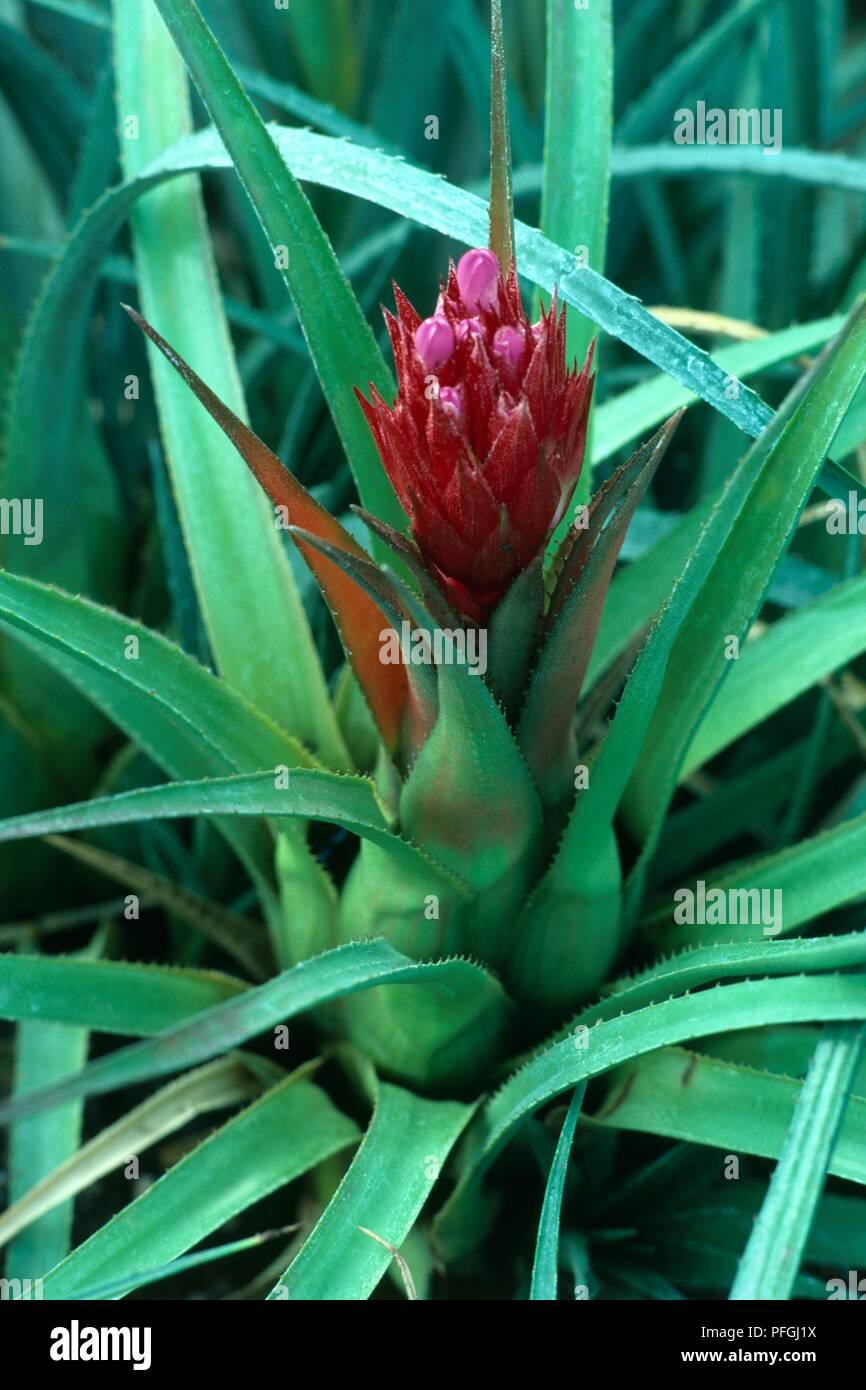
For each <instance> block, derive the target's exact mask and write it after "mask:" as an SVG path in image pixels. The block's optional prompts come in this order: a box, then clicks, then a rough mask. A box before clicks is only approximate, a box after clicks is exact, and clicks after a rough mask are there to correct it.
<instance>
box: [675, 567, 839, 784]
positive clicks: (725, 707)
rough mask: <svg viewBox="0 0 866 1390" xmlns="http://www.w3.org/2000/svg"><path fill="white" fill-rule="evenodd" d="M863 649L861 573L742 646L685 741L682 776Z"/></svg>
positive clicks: (699, 765) (707, 760)
mask: <svg viewBox="0 0 866 1390" xmlns="http://www.w3.org/2000/svg"><path fill="white" fill-rule="evenodd" d="M864 651H866V576H863V575H860V576H858V577H857V578H854V579H849V580H847V581H846V582H845V583H844V584H838V585H837V586H836V587H835V588H834V589H832V590H831V591H830V593H828V594H826V595H825V596H824V597H823V598H819V599H816V600H815V601H814V602H813V603H810V604H808V605H807V606H806V607H805V608H801V609H799V610H798V611H797V612H795V613H791V614H790V615H789V616H788V617H786V618H783V619H782V620H781V621H780V622H777V623H774V624H773V625H772V627H770V628H769V629H768V631H767V632H766V633H764V634H763V636H761V637H759V638H756V639H755V640H754V641H750V642H747V643H746V645H745V647H744V648H743V650H742V653H741V655H740V658H739V660H738V661H735V662H732V663H731V668H732V669H731V672H730V675H729V677H728V679H727V680H726V681H725V684H724V685H723V686H722V688H721V690H720V691H719V693H718V695H717V697H716V699H715V700H714V701H713V703H712V705H711V706H710V709H709V711H708V712H707V714H706V716H705V717H704V719H703V720H702V722H701V724H700V727H699V728H698V731H697V733H696V734H695V737H694V739H693V741H692V743H691V744H690V746H689V749H688V752H687V754H686V757H685V761H684V763H683V767H682V773H681V776H683V777H686V776H688V774H689V773H690V772H693V771H694V769H695V768H697V767H701V766H702V764H703V763H706V762H709V760H710V758H713V757H715V755H716V754H717V753H718V752H720V751H721V749H723V748H727V747H728V745H729V744H731V743H733V742H734V741H735V740H736V739H738V738H741V737H742V735H743V734H745V733H747V732H748V730H749V729H753V728H754V727H755V726H756V725H757V724H760V723H761V721H762V720H764V719H768V718H769V717H770V715H772V714H775V712H776V711H777V710H779V709H782V708H783V706H785V705H787V704H789V703H790V701H791V700H795V699H796V698H797V696H798V695H802V694H803V692H804V691H806V690H808V689H809V687H810V686H812V685H816V684H817V683H818V682H819V681H820V680H822V679H823V678H824V677H825V676H828V675H830V674H831V673H832V672H833V671H837V670H838V669H839V668H840V667H842V666H845V665H847V664H848V662H850V661H853V660H854V659H855V657H858V656H861V655H862V653H863V652H864Z"/></svg>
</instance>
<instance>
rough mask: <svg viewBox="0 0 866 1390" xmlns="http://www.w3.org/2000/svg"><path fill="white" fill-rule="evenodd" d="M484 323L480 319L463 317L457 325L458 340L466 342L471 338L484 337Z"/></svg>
mask: <svg viewBox="0 0 866 1390" xmlns="http://www.w3.org/2000/svg"><path fill="white" fill-rule="evenodd" d="M483 337H484V324H483V323H482V322H481V320H480V319H475V318H472V319H461V320H460V322H459V323H458V325H457V341H458V343H465V342H467V341H468V339H470V338H483Z"/></svg>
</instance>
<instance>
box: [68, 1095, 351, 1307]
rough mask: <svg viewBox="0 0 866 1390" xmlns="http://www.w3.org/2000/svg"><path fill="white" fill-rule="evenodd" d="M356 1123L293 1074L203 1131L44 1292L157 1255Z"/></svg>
mask: <svg viewBox="0 0 866 1390" xmlns="http://www.w3.org/2000/svg"><path fill="white" fill-rule="evenodd" d="M357 1133H358V1131H357V1128H356V1126H355V1125H354V1124H353V1123H352V1121H351V1120H349V1119H348V1118H347V1117H346V1116H345V1115H343V1114H341V1113H340V1111H339V1110H337V1109H336V1108H335V1106H333V1105H332V1104H331V1102H330V1101H329V1100H328V1098H327V1097H326V1096H325V1094H324V1092H323V1091H321V1090H320V1089H319V1087H318V1086H314V1085H313V1083H312V1082H311V1081H309V1080H307V1079H305V1077H304V1075H303V1073H300V1074H299V1073H294V1074H293V1075H292V1076H289V1077H287V1078H286V1080H285V1081H283V1082H281V1084H280V1085H278V1086H274V1087H273V1088H272V1089H271V1090H270V1091H268V1092H267V1093H266V1095H264V1096H263V1097H262V1099H261V1100H259V1101H256V1102H255V1103H254V1104H253V1105H250V1106H248V1107H247V1108H246V1109H245V1110H243V1111H242V1112H241V1114H240V1115H238V1116H236V1118H235V1119H233V1120H229V1122H228V1123H227V1124H225V1125H223V1126H222V1127H221V1128H220V1129H218V1130H217V1132H216V1133H215V1134H212V1135H211V1137H210V1138H209V1139H205V1140H204V1142H203V1143H201V1144H199V1145H198V1146H197V1147H196V1148H195V1149H193V1151H192V1153H189V1154H187V1155H186V1157H185V1158H182V1159H181V1160H180V1162H179V1163H176V1164H175V1165H174V1166H173V1167H172V1168H170V1169H169V1170H168V1172H167V1173H165V1174H163V1176H162V1177H161V1178H160V1179H159V1181H158V1182H155V1183H154V1184H153V1186H152V1187H149V1188H148V1189H147V1191H146V1192H144V1193H142V1195H141V1196H140V1197H137V1198H136V1199H135V1201H134V1202H130V1204H129V1205H128V1206H127V1207H125V1208H123V1209H122V1210H121V1211H119V1212H118V1213H117V1215H116V1216H113V1217H112V1218H111V1220H110V1221H107V1222H106V1223H105V1225H104V1226H101V1227H100V1228H99V1230H98V1231H97V1232H96V1233H95V1234H94V1235H92V1236H91V1237H90V1239H89V1240H86V1241H85V1242H84V1244H83V1245H79V1246H78V1248H77V1249H76V1250H73V1252H72V1254H71V1255H70V1256H69V1257H68V1258H67V1259H65V1260H64V1261H63V1263H62V1264H59V1265H57V1266H56V1268H55V1269H53V1270H52V1271H51V1273H50V1274H49V1275H48V1277H47V1278H46V1280H45V1285H44V1297H45V1298H48V1299H69V1298H78V1297H79V1296H80V1294H79V1291H84V1290H86V1289H87V1287H88V1286H91V1285H94V1284H97V1283H100V1282H102V1281H103V1280H107V1279H109V1278H110V1279H112V1280H113V1279H120V1278H122V1277H123V1275H124V1274H130V1275H134V1274H136V1273H137V1272H138V1271H139V1270H142V1269H147V1268H148V1267H149V1266H151V1265H159V1264H166V1263H168V1261H169V1260H173V1259H176V1258H177V1256H178V1255H182V1254H183V1253H184V1251H185V1250H189V1249H190V1247H191V1246H193V1245H196V1244H197V1243H198V1242H199V1241H200V1240H203V1239H204V1238H205V1236H208V1235H210V1233H211V1232H212V1231H216V1230H219V1228H220V1227H221V1226H223V1225H225V1223H226V1222H227V1221H229V1220H231V1218H232V1217H233V1216H236V1215H237V1214H238V1212H241V1211H244V1210H246V1208H247V1207H249V1206H252V1204H253V1203H254V1202H258V1201H260V1200H261V1198H262V1197H266V1196H267V1195H268V1193H269V1192H274V1191H276V1189H277V1188H279V1187H284V1186H285V1185H286V1183H289V1182H292V1181H293V1180H294V1179H295V1178H298V1177H300V1176H301V1174H302V1173H306V1172H308V1171H309V1170H310V1169H311V1168H314V1167H315V1166H316V1165H317V1164H318V1163H322V1162H323V1161H324V1160H325V1159H326V1158H329V1157H330V1156H331V1155H332V1154H336V1153H339V1152H340V1150H341V1149H345V1148H346V1147H347V1145H349V1144H351V1143H353V1142H354V1140H355V1138H356V1136H357Z"/></svg>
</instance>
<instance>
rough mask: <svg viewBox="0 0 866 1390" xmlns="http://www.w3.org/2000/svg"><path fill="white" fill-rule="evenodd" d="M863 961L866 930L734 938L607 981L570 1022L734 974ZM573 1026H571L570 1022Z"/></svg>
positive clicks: (626, 1009) (592, 1019) (806, 970)
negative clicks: (783, 938) (773, 938)
mask: <svg viewBox="0 0 866 1390" xmlns="http://www.w3.org/2000/svg"><path fill="white" fill-rule="evenodd" d="M863 965H866V932H862V931H855V932H846V933H845V935H843V936H820V937H809V938H805V939H803V940H797V941H766V940H765V941H761V942H758V941H748V942H747V941H736V942H730V943H722V944H719V945H715V946H694V947H692V948H691V949H685V950H683V951H680V953H679V954H678V955H674V956H671V957H670V958H668V959H665V960H661V961H658V962H657V963H656V964H655V965H650V966H648V967H647V968H646V970H642V971H641V972H640V974H638V975H635V976H634V977H630V976H625V977H623V978H622V979H619V980H614V981H612V983H611V984H609V985H606V986H605V989H604V995H603V997H602V999H601V1000H599V1002H598V1003H597V1004H591V1005H590V1006H589V1008H587V1009H582V1010H581V1012H580V1013H579V1014H578V1015H577V1018H576V1020H575V1024H578V1023H579V1024H583V1025H589V1024H593V1023H597V1022H598V1021H599V1019H602V1018H615V1017H617V1016H618V1015H619V1014H623V1013H631V1012H632V1011H633V1010H634V1009H642V1008H645V1007H646V1006H647V1005H648V1004H661V1003H662V1002H663V1001H664V1000H665V999H670V998H672V997H673V996H674V995H678V994H685V993H686V992H687V991H688V990H691V989H697V988H698V987H699V986H701V985H711V984H718V983H719V982H720V981H722V980H729V979H732V978H736V977H737V976H738V975H794V974H804V975H805V974H810V973H811V972H813V971H824V970H834V971H835V970H846V969H849V968H851V967H853V966H863ZM572 1027H574V1024H573V1025H572Z"/></svg>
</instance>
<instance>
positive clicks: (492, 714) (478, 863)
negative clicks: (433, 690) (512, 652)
mask: <svg viewBox="0 0 866 1390" xmlns="http://www.w3.org/2000/svg"><path fill="white" fill-rule="evenodd" d="M400 825H401V827H402V830H403V833H404V834H405V835H407V836H409V837H410V838H412V839H414V840H417V841H418V843H419V844H421V845H423V846H424V847H425V849H427V850H428V851H429V853H430V854H431V855H433V856H434V857H435V859H436V860H437V861H438V862H439V863H441V864H444V865H446V866H447V867H448V868H449V869H451V871H452V872H453V873H456V874H459V875H460V877H461V878H463V879H465V880H466V882H467V883H469V884H470V885H471V887H472V888H473V889H474V890H475V892H476V893H477V894H478V898H477V902H476V904H475V905H473V910H472V914H471V921H470V922H469V924H468V933H469V934H468V949H469V950H470V952H471V953H472V954H473V955H477V956H478V957H479V959H481V960H484V961H487V962H489V963H490V965H491V966H492V967H493V968H494V969H498V970H501V971H503V972H505V971H506V970H508V969H510V963H511V962H510V955H511V950H512V944H513V936H514V925H515V913H516V910H517V908H518V907H519V905H520V903H521V902H522V900H523V897H524V895H525V893H526V890H527V888H528V887H529V884H530V883H531V882H532V879H533V877H534V875H535V874H536V873H537V871H538V867H539V858H540V854H541V830H542V817H541V807H540V803H539V799H538V793H537V791H536V789H535V787H534V785H533V783H532V779H531V777H530V775H529V772H528V770H527V767H526V764H525V762H524V760H523V757H522V755H521V753H520V750H519V748H518V746H517V743H516V741H515V739H514V736H513V734H512V732H511V729H510V728H509V726H508V723H507V720H506V719H505V716H504V714H503V713H502V711H501V710H500V708H499V706H498V705H497V704H496V701H495V700H494V698H493V696H492V694H491V692H490V690H489V689H488V688H487V686H486V685H485V683H484V681H483V679H482V678H481V677H480V676H478V675H475V676H473V675H472V673H471V671H470V669H469V668H468V667H467V666H455V665H443V666H440V667H439V717H438V719H437V720H436V725H435V727H434V729H433V732H432V734H431V735H430V737H429V738H428V740H427V742H426V743H425V745H424V747H423V748H422V750H421V752H420V754H419V755H418V757H417V759H416V761H415V763H414V764H413V767H412V770H411V772H410V774H409V777H408V778H407V780H406V782H405V784H404V786H403V790H402V793H401V796H400Z"/></svg>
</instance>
